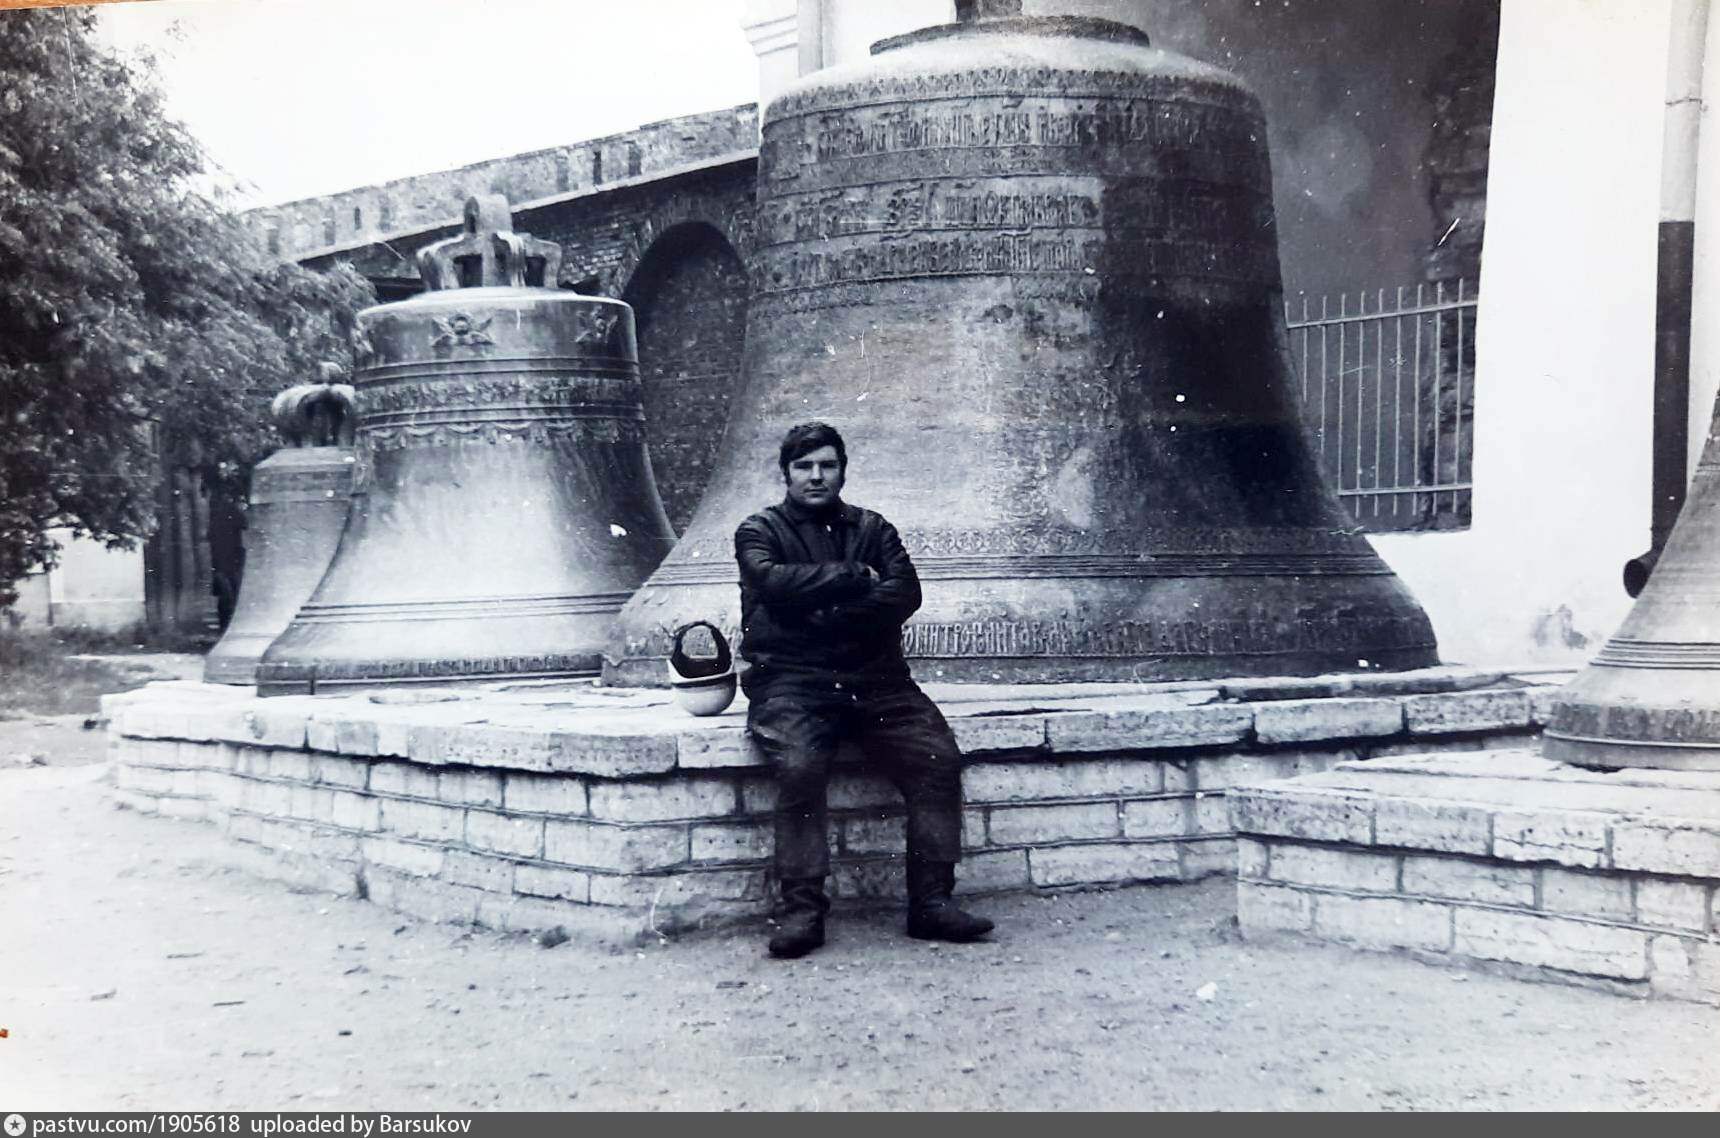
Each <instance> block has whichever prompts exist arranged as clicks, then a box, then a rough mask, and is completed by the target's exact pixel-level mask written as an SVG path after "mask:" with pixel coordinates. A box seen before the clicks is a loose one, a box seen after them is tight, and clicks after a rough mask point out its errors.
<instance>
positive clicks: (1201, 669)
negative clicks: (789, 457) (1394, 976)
mask: <svg viewBox="0 0 1720 1138" xmlns="http://www.w3.org/2000/svg"><path fill="white" fill-rule="evenodd" d="M872 50H873V54H874V58H873V59H872V60H871V61H870V62H869V63H868V64H866V65H863V66H852V67H838V68H834V69H832V70H829V71H824V72H818V73H815V74H813V75H811V76H808V77H806V78H803V79H802V80H801V81H800V82H799V83H798V84H797V85H795V86H794V87H791V88H790V89H789V90H788V91H787V92H786V93H784V94H783V95H782V96H780V97H779V98H778V99H776V100H775V101H774V102H772V103H771V104H770V106H769V107H768V108H767V110H766V112H765V121H764V128H763V142H762V147H761V151H760V158H759V187H758V218H759V220H758V225H759V233H758V252H757V260H756V263H755V265H754V266H753V292H752V299H751V304H750V307H749V311H748V325H747V339H746V351H745V365H744V367H745V371H744V379H743V385H742V390H741V391H740V392H739V393H738V394H737V397H736V401H735V403H734V406H733V408H732V410H731V412H730V421H729V427H728V434H727V436H726V438H725V442H724V445H723V450H722V452H721V454H720V455H719V458H718V463H717V466H716V469H715V472H714V474H713V478H712V481H711V484H710V486H709V487H708V489H707V490H706V492H705V496H704V499H703V502H702V504H701V505H700V507H699V510H698V512H697V513H696V514H695V516H694V518H693V520H692V521H691V523H690V524H689V526H688V529H687V532H686V533H685V534H684V535H683V537H682V539H681V541H680V543H679V544H678V545H677V546H676V547H675V549H674V551H673V552H672V553H671V554H670V556H669V558H668V559H667V560H666V561H665V563H664V564H663V565H662V566H661V567H660V568H659V569H658V570H657V571H656V572H655V573H654V574H652V576H651V578H650V580H649V581H647V582H646V584H645V587H644V588H643V589H642V590H641V591H640V592H639V594H638V596H636V597H635V598H634V599H633V600H632V601H630V602H629V603H628V606H627V608H626V609H625V610H624V611H623V614H622V618H621V625H620V632H619V635H618V637H617V640H616V642H615V644H614V646H613V647H612V649H611V651H610V652H609V653H608V655H607V657H606V666H605V675H606V676H607V677H609V678H611V679H614V680H619V681H622V682H635V683H646V682H651V680H652V679H653V678H654V677H656V676H659V675H660V674H661V673H662V669H663V664H662V660H663V658H664V656H666V655H667V653H668V650H669V637H670V635H671V634H672V632H673V630H674V629H676V628H678V627H680V626H681V625H682V624H684V623H686V622H687V621H690V620H696V619H701V618H703V619H715V620H718V622H719V623H722V624H723V625H724V627H725V628H727V629H730V630H732V629H734V628H735V626H736V625H737V623H738V621H737V608H738V600H737V593H736V575H735V566H734V554H733V544H732V535H733V533H734V530H735V526H736V524H737V523H739V522H740V521H741V520H742V519H743V518H745V517H746V516H747V515H748V514H750V513H751V512H753V511H755V510H757V509H759V508H760V507H761V506H763V505H766V504H767V503H770V502H772V501H777V500H780V499H781V497H782V494H783V485H782V480H781V477H780V474H779V471H778V469H777V466H776V447H777V443H778V440H779V439H780V438H781V436H782V434H783V432H784V430H785V429H786V428H788V427H789V426H790V425H792V424H794V423H798V422H802V421H805V420H809V419H824V420H827V421H829V422H830V423H832V424H833V425H835V426H836V427H837V428H838V429H840V430H841V431H842V432H843V434H844V436H845V438H846V439H847V441H848V443H849V448H850V451H851V455H852V458H851V462H852V466H851V470H850V472H849V479H848V487H847V492H846V496H847V497H848V498H850V499H851V500H852V501H854V502H855V503H857V504H860V505H866V506H871V507H874V508H876V509H878V510H880V511H881V512H883V513H884V514H885V515H886V516H887V517H888V518H890V519H891V520H892V521H893V522H894V523H895V524H896V526H897V528H898V529H900V530H901V531H902V536H903V540H904V542H905V544H906V546H907V549H908V551H909V553H910V554H911V555H912V556H913V558H914V560H915V563H916V565H917V566H918V568H919V572H920V576H921V578H922V579H923V581H924V582H925V590H924V592H925V604H924V607H923V608H922V609H921V610H920V612H919V614H918V615H917V616H916V617H915V619H914V620H913V621H912V622H910V624H909V625H908V626H907V628H906V629H905V630H904V636H905V641H906V648H907V651H908V654H909V656H910V657H911V658H912V659H913V660H914V661H915V663H916V666H915V673H916V675H917V676H919V677H920V678H921V679H923V680H936V679H943V680H956V681H986V680H1008V681H1061V680H1128V679H1168V678H1186V677H1202V676H1219V675H1237V674H1278V673H1312V672H1319V671H1325V670H1334V669H1357V668H1376V667H1377V668H1408V667H1419V666H1424V665H1429V664H1433V663H1435V662H1436V659H1437V658H1436V654H1435V646H1434V639H1433V634H1432V629H1431V627H1430V626H1429V624H1428V621H1427V618H1426V617H1425V615H1424V614H1423V613H1422V611H1421V609H1420V607H1419V606H1418V605H1417V604H1416V602H1415V601H1414V599H1413V598H1412V597H1411V596H1410V595H1409V593H1408V591H1407V590H1406V589H1405V588H1404V586H1403V585H1402V584H1401V583H1400V582H1399V581H1398V580H1397V578H1396V577H1395V576H1394V575H1393V574H1392V573H1391V571H1390V570H1389V569H1388V568H1387V567H1386V566H1385V564H1384V563H1383V562H1381V561H1380V559H1379V557H1378V556H1376V555H1375V553H1374V551H1373V549H1372V548H1371V547H1370V546H1369V544H1368V541H1367V539H1366V538H1365V537H1363V536H1362V535H1361V534H1360V533H1359V532H1357V527H1356V526H1355V525H1354V524H1353V523H1352V522H1351V521H1350V519H1349V518H1348V517H1347V516H1346V515H1345V513H1344V512H1343V511H1342V509H1341V508H1340V507H1339V505H1338V503H1337V500H1336V499H1335V497H1334V496H1333V495H1332V494H1331V493H1330V492H1329V491H1328V489H1327V488H1326V487H1325V486H1324V485H1323V483H1322V480H1321V477H1320V475H1319V473H1318V471H1317V469H1316V467H1315V465H1314V463H1313V461H1312V459H1311V458H1310V454H1309V449H1308V445H1307V442H1306V440H1305V438H1304V434H1303V428H1302V426H1301V422H1300V419H1299V417H1298V413H1297V410H1296V406H1295V403H1294V400H1293V396H1292V381H1291V372H1290V364H1289V358H1288V352H1287V350H1286V337H1285V333H1284V328H1283V322H1282V315H1281V308H1280V299H1279V297H1280V293H1281V289H1282V285H1281V282H1280V276H1279V268H1278V250H1277V239H1276V234H1275V229H1274V217H1273V210H1272V179H1271V168H1270V165H1269V163H1268V159H1267V153H1266V123H1265V121H1264V119H1263V117H1262V114H1261V110H1260V106H1259V103H1258V102H1257V101H1256V100H1255V98H1254V97H1253V95H1251V94H1250V93H1249V92H1248V91H1247V90H1246V89H1245V88H1244V87H1243V86H1242V84H1241V83H1240V81H1238V80H1237V79H1236V78H1235V77H1233V76H1231V75H1230V74H1228V73H1226V72H1224V71H1221V70H1219V69H1217V68H1215V67H1210V66H1207V65H1205V64H1202V63H1198V62H1195V61H1194V60H1191V59H1187V58H1184V57H1181V56H1177V55H1174V54H1171V53H1169V52H1166V51H1162V50H1158V49H1155V48H1152V47H1150V46H1149V45H1148V41H1147V37H1146V36H1145V34H1143V33H1141V32H1139V31H1137V30H1135V29H1134V28H1131V27H1127V26H1125V25H1122V24H1118V23H1114V22H1110V21H1106V20H1098V19H1088V18H1077V17H1043V18H1020V17H1012V18H998V19H977V20H969V21H967V22H962V23H957V24H952V25H946V26H941V27H935V28H928V29H925V30H923V31H918V32H914V33H911V34H908V35H904V36H899V37H897V38H895V39H890V40H885V41H883V42H881V43H879V44H877V45H876V46H874V47H873V49H872Z"/></svg>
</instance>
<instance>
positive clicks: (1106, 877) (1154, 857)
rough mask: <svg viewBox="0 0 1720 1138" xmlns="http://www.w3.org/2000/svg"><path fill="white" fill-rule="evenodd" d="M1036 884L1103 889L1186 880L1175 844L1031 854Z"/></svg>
mask: <svg viewBox="0 0 1720 1138" xmlns="http://www.w3.org/2000/svg"><path fill="white" fill-rule="evenodd" d="M1027 865H1028V871H1029V875H1030V877H1031V879H1032V881H1033V884H1035V885H1040V886H1048V885H1099V884H1111V883H1115V882H1124V881H1175V880H1178V879H1179V878H1181V876H1182V867H1181V862H1180V860H1179V859H1178V857H1177V847H1176V844H1175V843H1173V842H1098V843H1091V844H1083V845H1071V846H1055V847H1045V848H1037V849H1031V850H1028V851H1027Z"/></svg>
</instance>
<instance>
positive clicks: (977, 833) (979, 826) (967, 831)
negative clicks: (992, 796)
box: [962, 809, 986, 850]
mask: <svg viewBox="0 0 1720 1138" xmlns="http://www.w3.org/2000/svg"><path fill="white" fill-rule="evenodd" d="M985 845H986V836H985V811H984V810H973V809H969V810H963V811H962V849H964V850H977V849H982V848H984V846H985Z"/></svg>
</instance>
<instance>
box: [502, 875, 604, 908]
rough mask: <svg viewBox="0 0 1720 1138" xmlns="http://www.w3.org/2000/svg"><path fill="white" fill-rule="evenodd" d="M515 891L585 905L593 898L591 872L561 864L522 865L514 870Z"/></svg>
mask: <svg viewBox="0 0 1720 1138" xmlns="http://www.w3.org/2000/svg"><path fill="white" fill-rule="evenodd" d="M514 892H515V893H523V894H526V895H529V896H532V897H555V898H560V899H561V900H564V901H576V902H578V903H579V904H582V905H583V904H585V903H587V902H589V901H590V900H591V874H589V873H586V872H585V871H584V870H581V869H562V868H560V867H559V866H549V865H522V866H519V867H518V868H516V869H515V870H514Z"/></svg>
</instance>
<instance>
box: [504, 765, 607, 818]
mask: <svg viewBox="0 0 1720 1138" xmlns="http://www.w3.org/2000/svg"><path fill="white" fill-rule="evenodd" d="M502 805H503V806H505V807H507V809H508V810H510V811H525V812H526V813H528V814H553V815H556V816H558V817H563V818H577V817H579V816H581V815H583V814H585V813H586V812H587V811H588V810H589V808H590V807H589V805H588V803H587V801H586V796H585V782H584V780H582V779H580V778H579V777H578V776H577V775H571V774H512V773H510V774H509V775H508V776H507V779H506V782H505V783H504V785H503V789H502Z"/></svg>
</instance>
